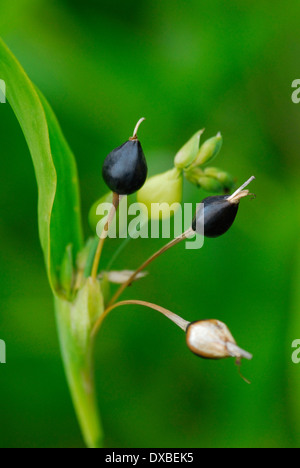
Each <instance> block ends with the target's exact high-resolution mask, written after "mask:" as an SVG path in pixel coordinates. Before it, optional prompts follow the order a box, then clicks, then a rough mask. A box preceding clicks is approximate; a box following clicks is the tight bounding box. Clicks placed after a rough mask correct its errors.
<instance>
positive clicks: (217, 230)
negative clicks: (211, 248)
mask: <svg viewBox="0 0 300 468" xmlns="http://www.w3.org/2000/svg"><path fill="white" fill-rule="evenodd" d="M228 198H229V196H228V195H223V196H217V197H208V198H205V199H204V200H203V201H202V203H203V205H204V236H205V237H219V236H222V235H223V234H225V232H227V231H228V229H230V228H231V226H232V224H233V222H234V220H235V217H236V215H237V212H238V209H239V203H234V202H231V201H228ZM202 210H203V209H201V208H200V210H199V211H198V213H197V214H196V216H195V218H194V220H193V224H192V228H193V230H194V231H197V232H198V233H199V234H201V232H200V231H201V228H202V226H201V225H200V223H203V211H202ZM197 225H198V226H197Z"/></svg>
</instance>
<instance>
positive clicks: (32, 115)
mask: <svg viewBox="0 0 300 468" xmlns="http://www.w3.org/2000/svg"><path fill="white" fill-rule="evenodd" d="M0 79H2V80H4V81H5V83H6V88H7V98H8V101H9V103H10V105H11V106H12V109H13V111H14V113H15V115H16V117H17V119H18V121H19V123H20V125H21V128H22V130H23V133H24V136H25V139H26V141H27V144H28V147H29V150H30V154H31V157H32V160H33V164H34V169H35V174H36V178H37V183H38V192H39V202H38V214H39V235H40V241H41V245H42V249H43V252H44V257H45V262H46V267H47V272H48V276H49V280H50V284H51V286H52V289H53V290H55V291H57V290H58V280H57V278H58V273H59V269H60V266H61V263H62V260H63V257H64V253H65V250H66V247H67V246H68V245H70V244H71V245H72V246H73V252H74V255H76V253H77V252H78V251H79V249H80V248H81V246H82V231H81V218H80V201H79V189H78V177H77V169H76V164H75V161H74V157H73V155H72V152H71V150H70V148H69V146H68V144H67V142H66V140H65V138H64V136H63V134H62V131H61V129H60V126H59V124H58V122H57V120H56V117H55V115H54V113H53V111H52V109H51V107H50V106H49V104H48V102H47V101H46V99H45V98H44V97H43V96H42V94H41V93H40V91H38V90H37V89H36V88H35V86H34V85H33V84H32V82H31V81H30V79H29V78H28V76H27V75H26V73H25V72H24V70H23V68H22V67H21V65H20V64H19V62H18V61H17V60H16V58H15V57H14V55H13V54H12V53H11V51H10V50H9V49H8V48H7V46H6V45H5V44H4V42H3V41H2V40H1V39H0Z"/></svg>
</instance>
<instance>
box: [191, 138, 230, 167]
mask: <svg viewBox="0 0 300 468" xmlns="http://www.w3.org/2000/svg"><path fill="white" fill-rule="evenodd" d="M222 144H223V138H222V135H221V133H218V134H217V135H216V136H215V137H213V138H210V139H209V140H207V141H206V142H205V143H203V145H202V146H201V147H200V149H199V151H198V154H197V156H196V158H195V161H194V162H193V166H202V165H203V164H206V163H208V162H209V161H211V160H212V159H214V158H215V157H216V156H217V155H218V154H219V152H220V150H221V148H222Z"/></svg>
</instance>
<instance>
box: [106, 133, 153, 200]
mask: <svg viewBox="0 0 300 468" xmlns="http://www.w3.org/2000/svg"><path fill="white" fill-rule="evenodd" d="M147 173H148V168H147V163H146V159H145V155H144V152H143V149H142V145H141V143H140V142H139V140H133V141H131V140H129V141H126V143H124V144H123V145H121V146H119V147H118V148H116V149H114V150H113V151H112V152H111V153H109V155H108V156H107V157H106V159H105V161H104V164H103V169H102V174H103V179H104V180H105V183H106V184H107V185H108V187H109V188H110V189H111V190H112V191H113V192H115V193H118V194H119V195H130V194H132V193H134V192H136V191H137V190H139V189H140V188H141V187H142V186H143V185H144V183H145V181H146V178H147Z"/></svg>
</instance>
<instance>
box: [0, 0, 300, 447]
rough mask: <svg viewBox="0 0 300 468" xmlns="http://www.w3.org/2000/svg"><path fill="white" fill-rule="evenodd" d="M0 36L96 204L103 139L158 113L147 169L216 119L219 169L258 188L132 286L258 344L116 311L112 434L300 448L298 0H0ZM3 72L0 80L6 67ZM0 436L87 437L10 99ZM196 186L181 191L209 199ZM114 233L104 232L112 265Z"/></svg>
mask: <svg viewBox="0 0 300 468" xmlns="http://www.w3.org/2000/svg"><path fill="white" fill-rule="evenodd" d="M0 9H1V16H0V34H1V36H2V37H3V39H4V40H5V41H6V43H7V44H8V46H9V47H10V48H11V49H12V51H13V52H14V54H15V55H16V56H17V58H18V59H19V61H20V62H21V64H22V65H23V66H24V68H25V70H26V71H27V73H28V74H29V76H30V78H31V79H32V80H33V81H34V82H35V83H36V84H37V85H38V86H39V87H40V88H41V90H42V91H43V93H44V94H45V95H46V96H47V98H48V99H49V101H50V102H51V104H52V106H53V108H54V110H55V112H56V114H57V116H58V119H59V121H60V123H61V125H62V128H63V130H64V133H65V135H66V137H67V140H68V141H69V143H70V145H71V147H72V149H73V151H74V153H75V156H76V159H77V162H78V167H79V173H80V182H81V193H82V205H83V214H84V222H85V231H86V235H91V232H90V231H89V228H88V223H87V215H88V210H89V207H90V206H91V204H92V203H93V202H94V201H95V200H96V199H97V198H98V197H99V196H101V195H102V194H103V193H104V192H105V191H106V189H105V187H104V184H103V181H102V178H101V164H102V162H103V159H104V157H105V156H106V154H107V153H108V152H109V151H110V150H111V149H112V148H114V147H115V146H118V145H120V144H121V143H122V142H123V141H125V140H126V138H127V137H128V136H129V135H130V134H131V132H132V130H133V127H134V125H135V123H136V121H137V119H138V118H139V117H141V116H144V115H145V116H146V117H147V122H146V123H145V124H143V127H142V128H141V130H140V138H141V140H142V143H143V147H144V151H145V153H146V155H147V159H148V163H149V169H150V173H151V174H155V173H157V172H162V171H163V170H166V169H168V168H169V167H171V165H172V159H173V157H174V154H175V153H176V151H177V150H178V149H179V148H180V146H181V145H182V144H183V143H184V142H185V141H186V140H187V139H188V138H189V137H190V136H191V134H192V133H193V132H195V131H196V130H198V129H199V128H201V127H206V135H207V137H209V136H212V135H215V134H216V133H217V131H219V130H220V131H222V134H223V136H224V146H223V149H222V152H221V154H220V155H219V157H218V160H217V161H216V162H215V163H214V164H216V165H217V166H220V167H222V168H223V169H225V170H227V171H229V172H231V173H232V174H233V175H235V176H236V177H237V179H238V182H240V183H242V182H243V181H244V180H246V179H247V178H248V177H250V176H251V175H252V174H255V175H256V177H257V180H256V182H255V183H253V185H252V186H251V190H253V191H254V192H255V193H256V195H257V199H256V200H255V201H250V200H246V201H244V202H243V203H242V206H241V209H240V213H239V216H238V218H237V221H236V223H235V225H234V227H233V228H232V229H231V231H230V232H229V233H228V234H227V235H226V236H224V237H222V238H219V239H217V240H207V241H206V242H205V246H204V248H203V249H202V250H200V251H193V250H185V249H184V245H180V246H178V247H177V248H175V249H173V250H172V251H170V252H169V253H168V254H166V256H165V257H164V258H161V259H159V260H158V261H157V262H156V263H155V264H153V266H152V267H151V275H150V276H149V277H148V278H147V279H146V280H144V281H143V282H140V283H139V284H136V285H135V286H134V288H132V289H131V290H130V291H129V292H127V293H126V295H125V296H124V297H127V298H139V299H144V300H150V301H151V302H156V303H158V304H160V305H162V306H165V307H167V308H169V309H171V310H173V311H174V312H176V313H178V314H180V315H182V316H183V317H184V318H185V319H187V320H196V319H202V318H218V319H219V320H222V321H225V322H226V323H227V325H228V326H229V327H230V329H231V331H232V333H233V334H234V336H235V337H236V339H237V340H238V342H239V344H240V345H241V346H243V347H244V348H245V349H247V350H249V351H251V352H253V354H254V360H253V361H252V362H250V363H248V362H247V363H244V365H243V372H244V374H245V375H246V376H247V377H248V378H249V379H250V380H252V385H251V386H248V385H246V384H245V383H244V382H243V381H242V380H241V379H240V378H239V376H238V373H237V370H236V368H235V366H234V363H233V361H232V360H228V361H221V362H210V361H202V360H201V359H199V358H197V357H195V356H193V355H192V354H191V353H190V352H189V351H188V350H187V348H186V346H185V343H184V337H183V335H182V333H181V332H180V331H179V330H178V329H177V328H176V327H175V326H174V325H172V324H171V323H170V322H168V321H167V320H166V319H165V318H163V317H161V316H159V315H158V314H156V313H155V312H151V311H150V310H149V311H148V310H146V309H145V310H139V309H138V308H132V309H130V308H127V309H120V311H115V312H114V313H113V314H111V316H110V317H109V318H108V319H107V321H106V323H105V325H104V326H103V328H102V330H101V332H100V334H99V337H98V343H97V366H96V367H97V369H96V371H97V389H98V394H99V405H100V408H101V412H102V419H103V425H104V428H105V433H106V444H107V446H109V447H187V448H194V447H298V446H299V441H300V422H299V421H300V399H299V397H300V365H298V366H297V365H295V364H293V363H292V361H291V354H292V348H291V343H292V341H293V340H295V339H300V290H299V284H300V250H299V208H298V206H299V201H300V189H299V168H300V161H299V149H298V148H299V126H300V106H297V105H295V104H293V103H292V101H291V93H292V89H291V83H292V81H293V80H294V79H296V78H300V62H299V50H300V39H299V18H300V4H299V2H296V1H295V2H294V1H289V0H288V1H286V2H285V4H284V6H282V4H281V3H279V2H278V3H276V2H275V3H274V2H270V1H264V0H261V1H260V2H253V1H251V0H243V2H241V1H240V0H232V1H231V2H224V1H221V0H211V1H210V2H205V1H199V0H189V1H188V2H183V1H179V0H172V1H171V0H165V1H164V2H161V1H159V0H148V1H144V2H137V1H135V0H128V1H127V2H122V1H111V0H105V1H104V0H102V1H96V0H85V2H81V1H79V0H73V1H71V0H59V1H58V0H55V1H54V0H53V1H51V2H50V1H49V0H48V1H45V0H18V2H11V1H10V0H2V1H1V6H0ZM0 78H1V77H0ZM0 132H1V173H2V179H1V189H0V190H1V192H0V194H1V196H0V213H1V224H0V239H1V249H0V259H1V260H0V261H1V263H0V265H1V273H0V275H1V282H0V297H1V313H0V338H1V339H4V340H5V341H6V343H7V364H6V365H1V366H0V421H1V438H0V446H1V447H82V446H83V442H82V438H81V434H80V431H79V428H78V425H77V422H76V419H75V415H74V412H73V408H72V405H71V401H70V397H69V393H68V389H67V385H66V382H65V377H64V373H63V368H62V364H61V359H60V352H59V349H58V340H57V334H56V329H55V321H54V314H53V309H52V296H51V293H50V289H49V287H48V283H47V278H46V274H45V272H44V266H43V258H42V253H41V249H40V245H39V239H38V229H37V215H36V213H37V208H36V207H37V189H36V182H35V177H34V172H33V167H32V163H31V160H30V155H29V152H28V149H27V146H26V144H25V141H24V137H23V135H22V132H21V130H20V128H19V125H18V123H17V121H16V119H15V117H14V115H13V113H12V111H11V109H10V107H9V105H8V104H7V105H1V106H0ZM204 195H205V194H204V193H200V192H199V191H198V190H197V189H193V188H192V187H191V186H190V185H189V184H186V185H185V195H184V200H185V201H193V202H196V201H200V200H201V199H202V198H203V197H204ZM162 243H163V241H160V240H137V241H132V242H131V243H130V244H129V246H128V249H127V250H126V252H124V253H123V255H122V256H121V257H120V258H119V259H118V261H117V264H116V267H118V268H124V267H126V268H133V267H136V266H138V265H139V264H140V263H141V261H142V260H144V259H145V258H146V257H147V256H148V255H149V254H151V253H152V252H153V251H154V250H155V249H157V248H158V247H160V246H161V245H162ZM115 248H116V243H115V242H114V241H109V242H107V245H106V247H105V254H104V257H103V260H104V263H105V262H107V261H108V260H109V258H110V257H111V255H112V254H113V252H114V250H115Z"/></svg>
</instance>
